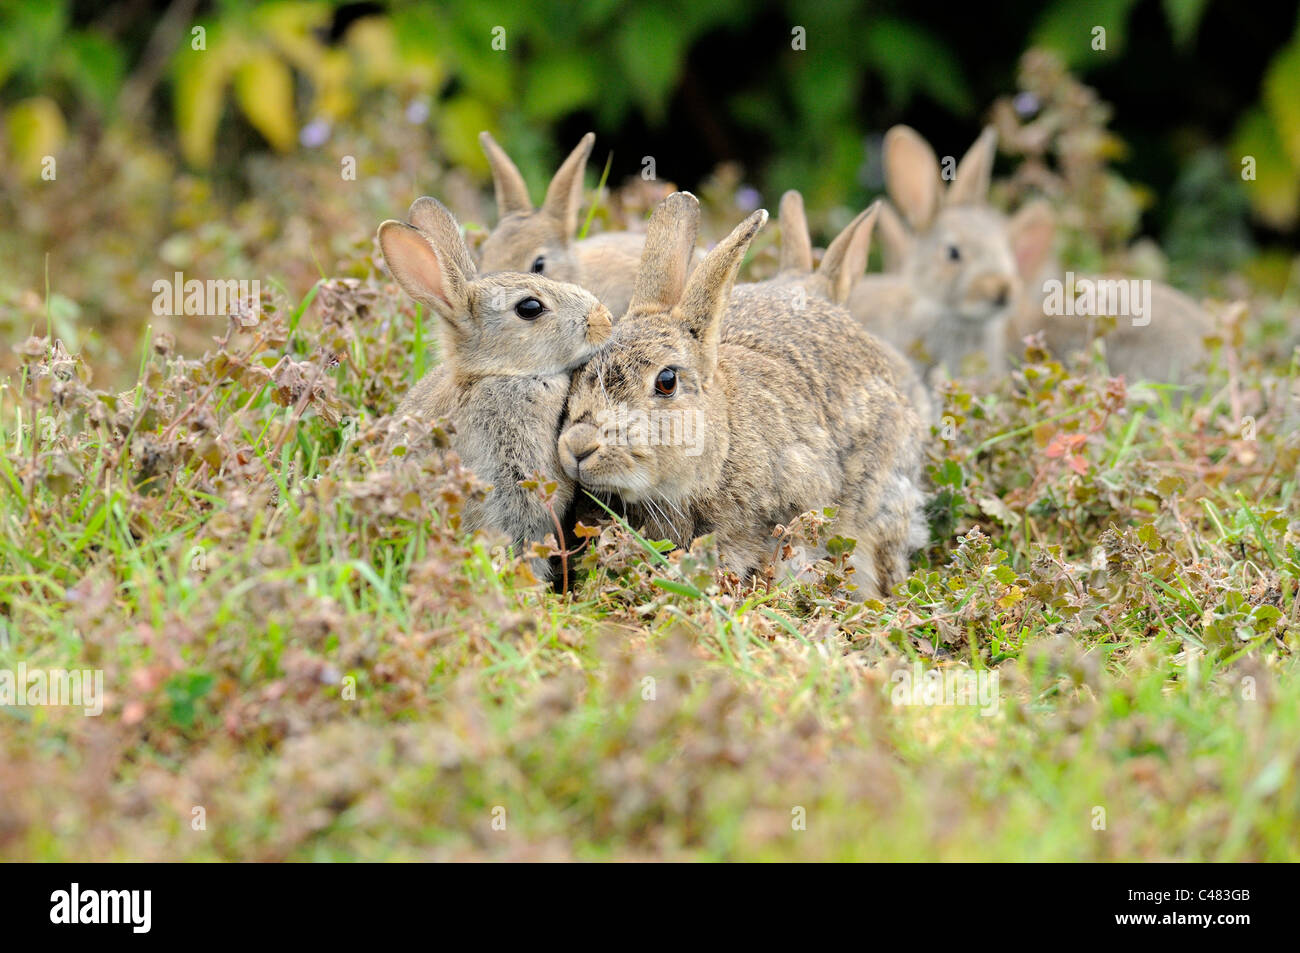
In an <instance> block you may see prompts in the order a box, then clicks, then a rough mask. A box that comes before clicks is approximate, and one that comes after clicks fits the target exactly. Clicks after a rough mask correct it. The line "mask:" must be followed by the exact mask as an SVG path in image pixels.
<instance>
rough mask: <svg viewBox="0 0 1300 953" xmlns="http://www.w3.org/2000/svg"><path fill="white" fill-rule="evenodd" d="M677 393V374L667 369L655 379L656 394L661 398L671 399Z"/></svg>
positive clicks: (669, 368)
mask: <svg viewBox="0 0 1300 953" xmlns="http://www.w3.org/2000/svg"><path fill="white" fill-rule="evenodd" d="M676 391H677V372H676V371H675V370H673V369H672V368H671V367H665V368H664V369H663V370H662V371H660V372H659V374H658V376H656V377H655V393H656V394H658V395H659V396H660V397H671V396H673V394H674V393H676Z"/></svg>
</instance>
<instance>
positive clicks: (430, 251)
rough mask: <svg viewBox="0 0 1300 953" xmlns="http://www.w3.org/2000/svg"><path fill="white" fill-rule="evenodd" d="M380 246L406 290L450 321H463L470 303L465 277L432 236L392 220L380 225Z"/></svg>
mask: <svg viewBox="0 0 1300 953" xmlns="http://www.w3.org/2000/svg"><path fill="white" fill-rule="evenodd" d="M379 247H380V248H381V249H383V252H384V261H386V262H387V263H388V269H389V271H391V272H392V273H393V277H394V278H396V279H397V283H398V284H399V285H401V286H402V290H403V291H405V292H406V293H407V294H408V295H410V296H411V297H412V298H414V299H415V300H416V301H419V302H421V303H422V304H427V305H428V306H429V307H430V308H432V309H433V310H434V311H435V312H436V313H437V314H438V315H439V316H440V317H442V318H443V319H444V320H446V321H448V322H449V323H451V324H453V325H458V324H460V322H461V321H462V320H463V317H464V315H465V312H466V309H467V308H468V304H469V298H468V289H467V287H466V279H465V276H464V275H462V274H461V273H460V271H459V269H457V268H456V266H455V265H453V264H452V263H451V262H450V261H448V260H447V258H446V257H444V256H442V255H440V254H439V253H438V251H437V250H436V249H435V248H434V245H433V240H432V238H431V236H430V235H428V234H426V233H425V232H422V231H420V230H419V229H417V228H413V227H412V226H410V225H407V224H406V223H405V222H395V221H392V220H391V219H390V220H389V221H387V222H384V223H383V224H382V225H380V226H379Z"/></svg>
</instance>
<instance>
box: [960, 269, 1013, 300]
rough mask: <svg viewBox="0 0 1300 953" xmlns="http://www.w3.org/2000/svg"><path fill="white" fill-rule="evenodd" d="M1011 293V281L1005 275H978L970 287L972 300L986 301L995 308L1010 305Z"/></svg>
mask: <svg viewBox="0 0 1300 953" xmlns="http://www.w3.org/2000/svg"><path fill="white" fill-rule="evenodd" d="M1011 292H1012V287H1011V279H1010V278H1008V277H1007V276H1006V275H998V274H985V275H980V276H979V277H978V278H976V279H975V280H974V281H972V282H971V285H970V295H971V297H972V298H974V299H976V300H982V301H987V302H989V303H990V304H991V305H993V306H994V307H995V308H1005V307H1006V306H1007V305H1008V304H1010V303H1011Z"/></svg>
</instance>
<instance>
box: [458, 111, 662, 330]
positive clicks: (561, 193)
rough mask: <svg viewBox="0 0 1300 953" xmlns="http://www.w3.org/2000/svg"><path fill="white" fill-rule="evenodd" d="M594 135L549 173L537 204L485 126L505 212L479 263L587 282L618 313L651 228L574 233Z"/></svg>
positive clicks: (486, 143)
mask: <svg viewBox="0 0 1300 953" xmlns="http://www.w3.org/2000/svg"><path fill="white" fill-rule="evenodd" d="M595 142H596V136H595V134H594V133H590V132H589V133H587V134H586V135H585V136H583V137H582V141H581V142H579V143H578V145H577V147H576V148H575V149H574V150H573V151H572V152H571V153H569V157H568V158H567V159H565V160H564V164H563V165H561V166H560V168H559V171H557V172H556V173H555V177H554V178H552V179H551V184H550V185H549V186H548V187H547V189H546V199H545V201H543V202H542V207H541V208H539V209H534V208H533V205H532V202H531V201H530V200H529V198H528V186H527V185H525V184H524V179H523V176H521V175H520V174H519V169H518V168H516V167H515V164H514V163H513V162H511V161H510V157H509V156H507V155H506V154H505V151H504V150H503V149H502V148H501V147H500V146H499V145H497V142H496V140H495V139H493V138H492V136H491V135H490V134H489V133H487V132H482V133H480V134H479V143H480V144H481V145H482V146H483V151H484V153H486V154H487V158H488V163H489V164H490V165H491V167H492V181H493V184H494V186H495V189H496V199H497V213H498V215H499V216H500V220H499V221H498V222H497V226H496V228H494V229H492V232H491V234H489V235H488V237H487V238H486V239H484V241H483V246H482V248H481V250H480V251H481V257H482V260H481V266H482V270H483V271H484V272H494V271H526V272H532V273H535V274H539V275H546V276H547V277H549V278H554V279H556V280H557V281H567V282H569V283H570V284H575V285H581V286H582V287H584V288H586V289H587V290H589V291H591V292H592V293H593V294H594V295H595V296H596V297H597V298H599V299H600V300H601V302H602V303H603V304H604V305H605V307H606V308H608V309H609V312H610V314H611V315H613V316H614V317H615V318H617V317H619V316H621V315H622V314H623V312H624V311H626V310H627V304H628V299H629V298H630V297H631V294H632V284H633V282H634V280H635V279H636V269H637V265H638V264H639V263H640V261H641V248H642V246H643V244H644V242H645V236H644V235H641V234H637V233H634V232H605V233H602V234H599V235H594V236H592V237H590V238H584V239H582V240H581V241H575V240H574V236H575V235H576V234H577V231H578V210H579V207H580V206H581V204H582V175H583V172H584V170H585V169H586V168H587V157H588V156H590V155H591V149H592V146H593V145H594V144H595Z"/></svg>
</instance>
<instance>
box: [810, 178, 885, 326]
mask: <svg viewBox="0 0 1300 953" xmlns="http://www.w3.org/2000/svg"><path fill="white" fill-rule="evenodd" d="M879 214H880V200H879V199H877V200H876V201H875V202H872V203H871V207H870V208H868V209H866V210H865V211H863V212H860V213H858V217H857V218H855V219H854V220H853V221H851V222H850V223H849V224H848V227H847V228H845V229H844V231H842V232H840V233H839V234H838V235H836V236H835V241H833V242H831V245H830V247H829V248H827V249H826V254H825V255H823V256H822V263H821V264H820V265H818V266H817V274H818V275H820V276H822V277H824V278H825V279H826V281H827V283H828V284H829V285H830V295H831V301H833V302H835V304H844V302H846V301H848V300H849V292H850V291H852V290H853V285H854V283H855V282H856V281H857V280H858V279H859V278H860V277H862V273H863V272H864V271H866V270H867V256H868V255H869V254H871V230H872V228H873V227H874V226H875V224H876V216H877V215H879Z"/></svg>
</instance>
